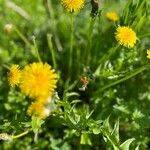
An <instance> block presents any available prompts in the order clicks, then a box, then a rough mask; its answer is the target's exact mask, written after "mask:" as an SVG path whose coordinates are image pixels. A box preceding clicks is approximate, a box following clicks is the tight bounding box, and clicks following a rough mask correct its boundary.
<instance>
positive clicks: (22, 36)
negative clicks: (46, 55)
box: [14, 27, 32, 49]
mask: <svg viewBox="0 0 150 150" xmlns="http://www.w3.org/2000/svg"><path fill="white" fill-rule="evenodd" d="M14 30H15V32H16V33H17V34H18V35H19V37H20V38H21V39H22V40H23V41H24V43H25V44H26V45H27V46H28V47H30V48H31V49H32V45H31V44H30V42H29V41H28V39H27V38H26V37H25V36H24V35H23V34H22V33H21V31H19V29H17V28H16V27H14Z"/></svg>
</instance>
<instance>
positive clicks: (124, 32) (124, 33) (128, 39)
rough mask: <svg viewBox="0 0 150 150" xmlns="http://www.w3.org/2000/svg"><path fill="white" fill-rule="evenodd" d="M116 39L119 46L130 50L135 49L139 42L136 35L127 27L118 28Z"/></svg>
mask: <svg viewBox="0 0 150 150" xmlns="http://www.w3.org/2000/svg"><path fill="white" fill-rule="evenodd" d="M115 38H116V40H117V41H118V42H119V44H121V45H123V46H125V47H129V48H131V47H133V46H134V45H135V44H136V40H137V37H136V33H135V32H134V31H133V30H132V29H131V28H130V27H126V26H119V27H118V28H117V30H116V33H115Z"/></svg>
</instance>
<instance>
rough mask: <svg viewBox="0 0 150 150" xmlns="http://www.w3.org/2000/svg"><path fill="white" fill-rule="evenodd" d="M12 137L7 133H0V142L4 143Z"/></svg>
mask: <svg viewBox="0 0 150 150" xmlns="http://www.w3.org/2000/svg"><path fill="white" fill-rule="evenodd" d="M11 139H12V137H11V136H10V135H8V134H7V133H0V140H4V141H7V140H11Z"/></svg>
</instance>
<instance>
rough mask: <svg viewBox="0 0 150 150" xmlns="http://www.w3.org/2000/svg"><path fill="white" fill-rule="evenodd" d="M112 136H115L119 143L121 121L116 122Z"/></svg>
mask: <svg viewBox="0 0 150 150" xmlns="http://www.w3.org/2000/svg"><path fill="white" fill-rule="evenodd" d="M111 135H114V136H115V137H116V140H117V142H118V143H119V119H118V120H117V121H116V123H115V125H114V129H113V131H112V132H111Z"/></svg>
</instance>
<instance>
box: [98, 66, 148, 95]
mask: <svg viewBox="0 0 150 150" xmlns="http://www.w3.org/2000/svg"><path fill="white" fill-rule="evenodd" d="M148 68H149V66H148V65H146V66H143V67H140V68H138V69H135V70H134V71H132V72H131V73H129V74H128V75H127V76H125V77H124V78H122V79H119V80H117V81H114V82H112V83H110V84H108V85H106V86H104V87H102V88H101V89H99V90H98V91H96V92H95V94H99V93H100V92H102V91H104V90H106V89H108V88H110V87H112V86H114V85H117V84H119V83H121V82H124V81H126V80H128V79H130V78H132V77H134V76H136V75H137V74H139V73H141V72H142V71H144V70H146V69H148Z"/></svg>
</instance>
